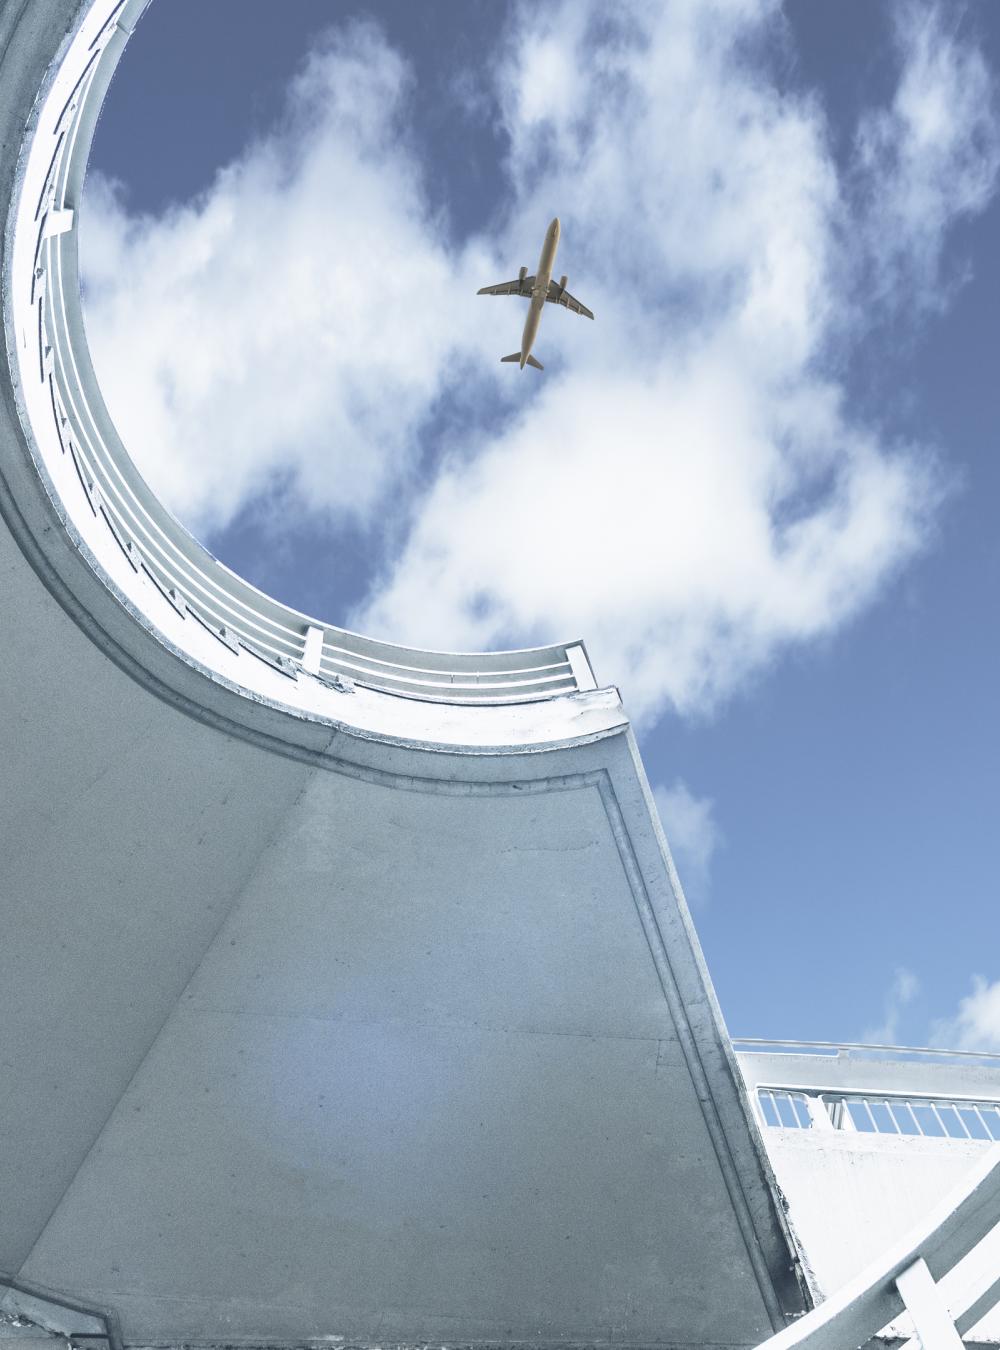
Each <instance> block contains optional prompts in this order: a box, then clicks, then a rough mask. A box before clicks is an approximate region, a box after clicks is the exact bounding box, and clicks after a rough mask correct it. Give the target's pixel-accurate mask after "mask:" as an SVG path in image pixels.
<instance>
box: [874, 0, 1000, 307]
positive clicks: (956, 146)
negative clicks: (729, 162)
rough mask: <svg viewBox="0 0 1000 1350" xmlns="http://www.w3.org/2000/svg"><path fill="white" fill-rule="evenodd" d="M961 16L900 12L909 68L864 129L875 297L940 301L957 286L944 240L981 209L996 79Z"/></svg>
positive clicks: (988, 187)
mask: <svg viewBox="0 0 1000 1350" xmlns="http://www.w3.org/2000/svg"><path fill="white" fill-rule="evenodd" d="M954 21H955V15H954V13H953V12H952V11H946V10H945V9H944V8H943V7H942V6H940V5H930V6H928V5H924V4H917V3H914V2H913V0H908V3H904V4H901V5H898V6H897V7H896V9H895V10H894V31H895V40H896V45H897V48H898V50H899V54H900V57H901V61H902V76H901V79H900V81H899V85H898V88H897V90H896V94H895V97H894V99H893V102H892V105H891V107H889V108H886V109H878V110H871V111H869V112H868V113H867V114H866V115H865V116H864V117H863V118H862V120H861V123H860V126H859V130H858V160H857V172H858V181H857V183H856V185H855V186H856V188H857V189H858V190H859V191H860V192H861V193H863V194H865V195H866V196H867V198H868V203H867V209H866V213H865V215H864V217H863V219H862V223H863V225H864V227H865V230H866V240H865V249H864V250H863V251H862V256H864V257H866V258H867V260H868V261H869V262H870V264H871V266H870V267H869V268H868V269H862V271H863V278H864V284H865V285H866V287H867V294H868V295H869V297H870V298H873V299H878V300H880V301H882V302H886V301H888V302H889V303H890V304H891V303H892V302H893V301H895V302H896V303H898V302H899V301H900V300H904V301H905V303H907V304H909V305H916V306H922V307H924V308H928V309H934V308H940V307H941V306H942V304H943V302H944V301H945V300H946V299H947V298H948V295H949V292H950V291H951V290H952V289H953V281H954V279H952V280H951V281H949V279H948V278H947V277H946V276H945V275H943V270H942V249H941V243H942V239H943V238H944V236H945V234H946V232H947V230H948V228H949V227H950V225H951V224H952V222H953V221H955V220H956V219H959V218H961V217H963V216H969V215H974V214H975V213H976V212H978V211H981V210H982V209H983V207H984V206H985V205H986V203H987V202H988V200H989V198H990V197H991V196H992V194H993V191H994V188H995V180H996V174H997V167H998V163H1000V145H998V142H997V134H996V115H997V110H996V94H995V88H994V81H993V78H992V76H991V74H990V71H989V69H988V67H987V65H986V62H985V60H984V59H983V56H982V53H981V52H980V51H979V50H978V48H976V47H975V46H973V45H971V44H970V43H963V42H959V41H956V40H955V37H954V34H953V32H949V28H953V27H954Z"/></svg>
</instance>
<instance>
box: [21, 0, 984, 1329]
mask: <svg viewBox="0 0 1000 1350" xmlns="http://www.w3.org/2000/svg"><path fill="white" fill-rule="evenodd" d="M143 3H144V0H122V2H116V0H45V3H44V4H40V3H37V0H0V126H2V129H3V134H2V136H0V182H2V187H3V191H2V199H3V200H4V201H5V202H9V203H10V210H9V214H8V215H7V216H6V218H5V221H4V234H3V241H2V244H3V252H2V258H3V275H2V281H3V322H4V349H3V366H2V369H0V514H2V518H3V526H2V527H0V631H2V635H3V640H2V642H0V688H2V691H3V699H4V709H3V711H4V716H3V718H2V719H0V764H2V765H3V775H4V778H3V782H4V791H3V792H2V793H0V1071H2V1082H3V1085H4V1094H3V1097H2V1100H0V1139H2V1150H0V1340H8V1341H9V1340H17V1339H19V1338H21V1337H23V1336H25V1335H26V1333H27V1332H28V1331H31V1330H33V1329H35V1328H38V1327H42V1328H47V1329H49V1330H50V1331H53V1332H62V1333H67V1334H71V1335H72V1336H73V1338H74V1339H75V1340H78V1341H80V1342H82V1343H86V1342H88V1341H90V1342H93V1343H95V1344H97V1343H99V1342H101V1340H102V1338H103V1339H104V1341H105V1343H106V1342H107V1341H108V1340H110V1341H111V1342H112V1344H113V1345H115V1346H117V1345H119V1344H121V1343H123V1342H124V1343H125V1344H129V1345H136V1346H140V1345H151V1344H158V1345H178V1344H180V1343H184V1344H203V1345H222V1344H225V1345H238V1344H244V1345H251V1344H252V1345H265V1344H266V1345H275V1346H279V1345H292V1344H295V1345H300V1344H302V1343H304V1342H325V1343H330V1342H339V1341H340V1340H341V1339H346V1340H348V1341H350V1342H355V1343H363V1344H364V1343H367V1344H382V1343H384V1342H385V1341H396V1340H405V1341H425V1340H433V1341H435V1342H437V1343H440V1342H442V1341H449V1342H456V1341H458V1342H463V1343H468V1342H472V1341H488V1342H494V1343H495V1342H503V1343H512V1342H521V1343H531V1344H546V1343H553V1342H558V1343H560V1344H572V1343H580V1344H583V1343H586V1344H593V1343H595V1342H600V1343H604V1342H610V1341H615V1342H617V1343H621V1344H636V1345H638V1344H642V1345H650V1346H651V1345H659V1346H667V1345H669V1346H676V1347H686V1346H690V1347H695V1346H705V1347H708V1346H723V1345H724V1346H733V1347H736V1346H750V1345H755V1344H757V1343H758V1342H760V1341H762V1340H764V1339H766V1338H767V1337H768V1336H769V1335H770V1334H771V1333H773V1332H778V1333H780V1334H783V1330H782V1329H783V1328H785V1325H786V1322H787V1321H788V1319H789V1318H794V1317H795V1316H797V1315H799V1314H801V1313H803V1312H804V1311H805V1310H806V1309H807V1308H808V1307H809V1305H810V1302H811V1301H812V1299H813V1297H818V1296H821V1295H823V1294H825V1293H828V1292H829V1289H828V1287H827V1285H828V1282H829V1280H830V1279H832V1278H838V1277H839V1276H838V1275H837V1273H836V1270H835V1263H836V1260H837V1257H836V1254H835V1253H834V1254H833V1255H831V1254H830V1253H829V1252H826V1251H825V1250H823V1249H822V1235H820V1237H819V1238H815V1237H814V1236H813V1231H812V1229H811V1228H810V1223H811V1220H810V1219H809V1218H808V1215H807V1209H808V1205H807V1204H806V1202H804V1201H803V1200H801V1198H799V1196H798V1194H797V1192H796V1187H797V1186H798V1185H799V1183H798V1182H797V1181H796V1180H795V1178H796V1176H798V1173H797V1172H796V1163H795V1161H794V1157H793V1155H794V1154H795V1152H796V1150H797V1149H800V1148H801V1145H800V1143H799V1142H798V1141H796V1140H792V1141H791V1142H789V1143H788V1145H787V1148H786V1147H784V1145H782V1146H781V1147H777V1144H778V1143H779V1141H778V1140H777V1134H778V1133H780V1131H778V1130H776V1129H775V1128H773V1127H771V1126H768V1125H766V1124H765V1127H764V1128H763V1129H762V1128H761V1125H760V1123H759V1119H758V1118H757V1116H756V1115H755V1111H758V1110H763V1109H764V1108H763V1106H761V1105H760V1102H761V1099H760V1097H759V1095H757V1094H758V1088H759V1087H760V1086H761V1085H762V1084H763V1080H761V1079H758V1078H753V1077H751V1082H750V1090H748V1088H747V1086H746V1085H745V1084H744V1081H743V1077H742V1076H741V1073H740V1071H739V1068H738V1066H737V1061H736V1059H735V1057H734V1054H733V1050H732V1046H731V1044H730V1041H729V1038H728V1035H727V1034H726V1030H725V1027H724V1026H723V1023H722V1019H721V1016H720V1014H719V1010H718V1006H717V1004H716V1001H715V998H714V995H713V992H712V988H711V983H710V980H709V977H708V974H707V971H706V970H705V967H704V963H703V961H702V958H701V955H700V951H699V948H698V943H697V939H696V936H695V934H694V931H693V929H692V926H691V923H690V919H689V916H688V913H687V910H686V907H685V905H684V900H683V896H682V894H681V891H680V886H679V883H678V880H677V877H676V874H675V872H674V869H673V867H672V864H671V862H670V858H669V854H668V852H667V848H666V844H665V841H664V840H663V837H662V834H661V832H660V829H659V825H658V823H657V821H656V816H655V811H654V810H653V806H652V801H651V798H650V794H649V790H648V785H647V783H646V781H645V777H644V775H643V772H642V767H641V764H640V762H639V759H638V756H637V753H636V748H635V742H634V739H633V737H632V734H631V730H630V728H629V724H628V720H627V718H626V716H625V714H624V712H623V711H622V707H621V704H620V701H619V698H618V695H617V693H616V691H614V690H607V689H605V690H601V689H598V688H597V687H596V682H595V680H594V678H593V675H592V672H591V670H590V667H589V663H588V661H587V658H586V652H585V650H584V648H583V646H582V644H580V643H570V644H564V645H561V646H553V647H548V648H543V649H539V650H536V651H531V652H509V653H498V654H492V655H488V656H472V655H462V654H447V653H428V652H418V651H410V650H405V649H402V648H398V647H393V646H391V645H389V644H386V643H379V642H374V641H372V640H370V639H367V638H364V637H360V636H358V635H355V634H349V633H345V632H343V631H341V630H338V629H335V628H333V627H332V626H330V625H328V624H324V623H321V622H319V621H317V620H314V619H312V618H310V617H309V616H305V615H300V614H296V613H295V612H293V611H291V610H289V609H288V608H287V607H285V606H282V605H280V604H278V603H277V602H275V601H273V600H271V599H270V598H269V597H267V596H264V595H261V594H260V593H259V592H257V591H255V590H254V589H253V588H252V587H250V586H248V585H247V584H246V583H245V582H243V581H242V580H241V579H240V578H238V577H235V576H233V574H232V573H230V572H228V571H227V569H225V568H224V567H222V566H221V565H220V564H219V563H217V562H216V561H215V560H214V559H213V558H211V557H210V556H209V555H208V554H207V553H206V552H205V551H204V550H203V549H202V548H201V547H200V546H199V545H198V544H197V543H196V541H194V540H193V539H191V538H190V536H188V535H187V534H186V532H185V531H184V530H183V529H182V528H181V527H180V526H179V525H178V524H177V522H176V521H174V520H173V519H172V518H171V517H170V516H169V515H168V514H167V513H166V512H165V511H164V510H163V508H162V507H161V506H160V504H159V503H158V502H157V501H156V499H155V498H154V497H153V496H152V494H151V493H150V492H149V490H148V488H147V487H146V486H145V484H144V483H143V482H142V480H141V478H140V477H139V475H138V474H137V473H136V471H135V469H134V466H133V465H132V464H131V462H130V460H129V459H128V456H127V455H126V453H125V450H124V448H123V447H122V446H121V444H120V442H119V440H118V437H117V435H116V433H115V431H114V428H113V426H112V425H111V423H110V419H109V418H108V415H107V412H106V410H105V408H104V405H103V402H102V400H101V397H100V392H99V390H98V388H97V384H96V380H95V379H94V375H93V370H92V368H91V364H90V360H89V356H88V353H87V349H86V343H85V340H84V334H83V325H82V320H81V315H80V309H79V291H78V281H77V260H76V224H77V212H78V208H79V200H80V185H81V182H82V178H83V172H84V168H85V164H86V157H87V149H88V144H89V137H90V134H91V132H92V129H93V125H94V122H95V119H96V116H97V111H98V109H99V106H100V101H101V98H102V96H103V92H104V89H105V88H106V85H107V82H108V80H109V78H110V74H111V71H112V70H113V68H114V64H115V61H116V60H117V59H118V56H119V55H120V53H121V50H122V48H123V46H124V44H125V41H126V38H127V35H128V31H129V29H130V27H131V25H132V24H133V23H134V22H135V20H136V18H137V17H138V15H139V13H140V12H141V9H142V7H143ZM764 1086H767V1084H764ZM949 1090H951V1089H949ZM994 1095H995V1094H994ZM817 1118H818V1117H817ZM761 1119H763V1117H762V1118H761ZM765 1141H767V1142H768V1144H769V1145H770V1147H771V1149H772V1156H773V1159H774V1165H775V1167H776V1168H777V1169H778V1172H779V1177H783V1178H784V1180H785V1184H786V1190H787V1193H788V1195H789V1197H790V1203H791V1210H792V1219H793V1222H794V1223H795V1224H796V1225H797V1227H798V1229H799V1230H800V1232H801V1234H802V1235H803V1236H802V1244H804V1247H803V1246H800V1245H796V1242H795V1238H794V1234H793V1233H792V1231H791V1230H790V1228H789V1226H788V1223H787V1221H786V1216H785V1210H784V1201H783V1198H782V1195H781V1191H780V1189H779V1187H778V1185H777V1184H776V1182H775V1178H774V1175H773V1172H772V1169H771V1163H770V1162H769V1159H768V1152H767V1150H766V1149H765ZM950 1146H951V1144H950V1141H949V1147H950ZM807 1147H808V1146H807ZM956 1147H958V1146H956ZM967 1152H968V1153H969V1155H970V1156H969V1159H968V1161H969V1162H970V1164H972V1163H974V1161H975V1160H974V1159H973V1158H972V1157H971V1155H972V1154H973V1153H975V1152H976V1149H972V1148H970V1149H968V1150H967ZM831 1156H832V1154H831ZM951 1156H952V1157H954V1158H955V1159H957V1158H958V1156H959V1155H958V1153H954V1154H952V1155H951ZM956 1166H957V1165H956ZM939 1170H940V1169H939ZM947 1170H948V1168H947V1167H946V1168H945V1169H944V1171H947ZM951 1170H952V1171H954V1170H956V1169H955V1168H954V1167H953V1168H952V1169H951ZM942 1175H943V1173H942ZM803 1184H805V1183H803ZM800 1189H801V1187H800ZM803 1193H805V1192H804V1191H803ZM828 1200H829V1203H830V1205H831V1206H834V1205H835V1204H836V1203H837V1196H836V1194H835V1191H834V1190H833V1189H831V1190H830V1191H829V1193H828ZM824 1203H826V1201H824ZM961 1212H962V1213H965V1210H964V1209H963V1210H961ZM952 1222H953V1223H954V1220H952ZM813 1227H816V1225H813ZM807 1230H808V1231H807ZM815 1243H818V1245H817V1246H816V1250H815V1253H814V1251H813V1246H814V1244H815ZM814 1258H815V1259H814ZM803 1259H804V1260H805V1264H806V1267H807V1269H806V1270H805V1272H803V1270H802V1268H801V1267H802V1263H803ZM827 1263H831V1264H829V1268H828V1267H827ZM838 1269H839V1268H838ZM899 1274H900V1278H902V1277H903V1274H905V1272H902V1271H901V1272H899ZM892 1278H893V1279H895V1278H896V1276H895V1275H893V1276H892ZM865 1306H866V1307H868V1306H869V1305H868V1304H866V1305H865ZM803 1325H805V1322H804V1323H803Z"/></svg>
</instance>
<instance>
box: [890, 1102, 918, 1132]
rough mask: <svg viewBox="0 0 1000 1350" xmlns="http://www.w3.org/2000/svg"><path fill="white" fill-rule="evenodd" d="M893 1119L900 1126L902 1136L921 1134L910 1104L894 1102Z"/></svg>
mask: <svg viewBox="0 0 1000 1350" xmlns="http://www.w3.org/2000/svg"><path fill="white" fill-rule="evenodd" d="M892 1118H893V1120H894V1121H895V1122H896V1124H897V1125H898V1126H899V1132H900V1134H919V1133H920V1126H919V1125H918V1124H917V1122H916V1121H915V1120H914V1118H913V1112H912V1111H911V1110H910V1103H909V1102H893V1104H892Z"/></svg>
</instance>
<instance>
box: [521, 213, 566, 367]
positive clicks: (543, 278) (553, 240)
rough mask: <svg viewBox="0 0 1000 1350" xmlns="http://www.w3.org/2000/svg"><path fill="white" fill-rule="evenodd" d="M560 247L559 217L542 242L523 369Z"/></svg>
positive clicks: (526, 323)
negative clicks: (557, 250)
mask: <svg viewBox="0 0 1000 1350" xmlns="http://www.w3.org/2000/svg"><path fill="white" fill-rule="evenodd" d="M558 247H559V217H558V216H556V218H555V220H554V221H553V222H552V224H551V225H550V226H549V228H548V229H547V230H546V231H545V240H544V242H543V244H542V255H541V257H540V258H539V259H538V271H537V272H536V273H535V284H534V286H533V287H532V288H531V300H530V302H529V304H528V317H527V318H526V319H525V321H524V332H523V333H522V335H521V369H522V370H523V369H524V366H525V362H526V361H527V359H528V357H529V356H530V354H531V348H532V345H533V344H534V341H535V338H536V337H537V335H538V325H539V324H540V323H541V321H542V306H543V305H544V304H545V298H546V296H547V295H548V293H549V282H550V281H551V280H552V268H553V266H554V265H555V260H556V249H557V248H558Z"/></svg>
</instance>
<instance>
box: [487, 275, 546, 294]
mask: <svg viewBox="0 0 1000 1350" xmlns="http://www.w3.org/2000/svg"><path fill="white" fill-rule="evenodd" d="M534 284H535V278H534V277H525V278H524V280H523V281H520V280H518V279H516V278H515V280H514V281H501V282H500V283H499V285H497V286H483V287H482V288H481V289H480V290H478V291H476V294H477V295H530V294H531V288H532V286H534Z"/></svg>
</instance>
